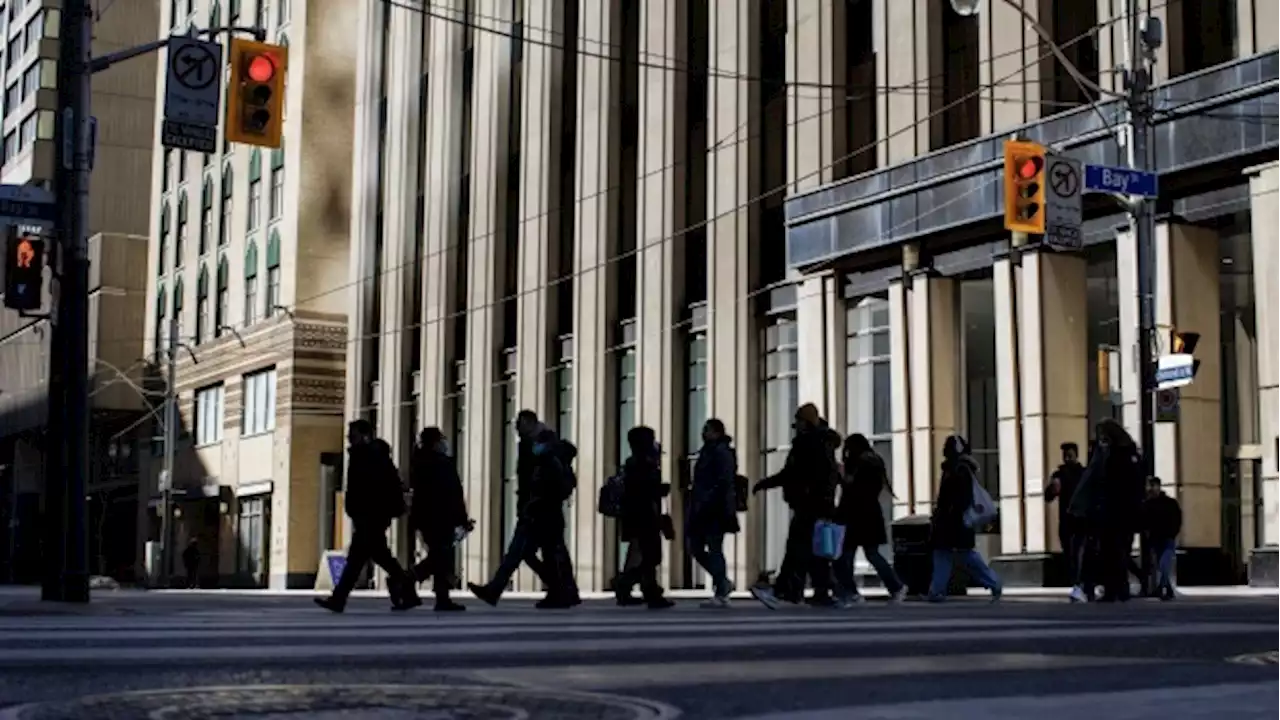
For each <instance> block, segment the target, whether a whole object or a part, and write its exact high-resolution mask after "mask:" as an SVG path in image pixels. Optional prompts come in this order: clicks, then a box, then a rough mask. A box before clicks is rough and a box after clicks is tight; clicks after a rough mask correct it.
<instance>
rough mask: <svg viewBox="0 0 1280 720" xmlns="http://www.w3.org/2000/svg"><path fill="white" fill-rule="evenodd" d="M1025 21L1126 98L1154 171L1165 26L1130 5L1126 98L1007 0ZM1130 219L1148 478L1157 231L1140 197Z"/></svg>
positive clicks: (964, 10)
mask: <svg viewBox="0 0 1280 720" xmlns="http://www.w3.org/2000/svg"><path fill="white" fill-rule="evenodd" d="M950 2H951V9H952V10H953V11H954V12H955V13H956V14H958V15H961V16H964V17H972V16H974V15H977V14H978V13H979V12H980V11H981V8H982V2H983V0H950ZM1001 2H1003V3H1004V4H1005V5H1008V6H1009V7H1011V8H1013V9H1014V10H1016V11H1017V12H1018V14H1019V15H1021V16H1022V19H1023V21H1024V22H1025V23H1026V24H1027V25H1028V26H1029V27H1030V28H1031V29H1032V30H1034V31H1035V33H1036V34H1037V35H1039V36H1040V39H1041V40H1043V41H1044V42H1045V44H1046V45H1048V46H1049V50H1050V51H1051V52H1052V53H1053V55H1054V57H1056V58H1057V59H1058V62H1060V63H1062V67H1063V69H1064V70H1065V71H1066V72H1067V74H1068V75H1070V76H1071V77H1072V79H1074V80H1075V81H1076V82H1077V83H1079V84H1080V85H1081V86H1082V87H1084V88H1086V89H1088V90H1092V91H1093V92H1095V93H1097V94H1098V95H1099V96H1109V97H1114V98H1123V99H1124V101H1125V104H1126V107H1127V109H1128V123H1127V124H1128V127H1129V142H1128V143H1127V148H1126V150H1127V153H1126V154H1127V158H1126V160H1127V161H1128V165H1129V167H1130V168H1132V169H1134V170H1141V171H1146V170H1148V169H1149V168H1150V167H1151V158H1150V136H1151V114H1152V113H1151V97H1150V96H1151V69H1150V63H1151V61H1152V59H1153V52H1154V50H1155V49H1156V48H1158V47H1159V46H1160V43H1161V41H1162V38H1161V34H1162V33H1161V29H1160V24H1159V20H1158V19H1156V18H1151V17H1148V18H1147V23H1146V25H1145V26H1144V27H1142V28H1141V29H1140V28H1139V25H1138V17H1139V15H1138V12H1139V8H1138V2H1137V0H1127V3H1126V9H1125V13H1126V32H1127V33H1128V37H1129V38H1130V42H1129V43H1128V46H1129V49H1130V56H1129V68H1128V69H1127V71H1126V72H1125V73H1124V79H1125V92H1124V93H1117V92H1115V91H1112V90H1107V89H1106V88H1103V87H1100V86H1099V85H1098V84H1097V83H1095V82H1093V81H1092V80H1090V79H1089V78H1088V77H1086V76H1085V75H1084V74H1083V73H1082V72H1080V69H1079V68H1077V67H1076V66H1075V64H1074V63H1072V62H1071V60H1070V59H1069V58H1067V56H1066V54H1065V53H1063V52H1062V48H1061V47H1059V46H1058V44H1057V43H1056V42H1054V39H1053V35H1052V34H1051V33H1049V31H1047V30H1045V28H1044V26H1042V25H1041V24H1040V23H1039V21H1037V20H1036V18H1035V16H1034V15H1032V14H1031V13H1029V12H1027V10H1026V9H1025V8H1024V7H1022V5H1021V4H1019V3H1017V2H1015V1H1014V0H1001ZM1122 205H1123V206H1124V208H1125V210H1126V211H1128V213H1129V217H1130V227H1132V228H1133V231H1134V235H1135V240H1136V242H1137V262H1138V316H1139V318H1138V321H1139V332H1138V343H1137V347H1136V348H1135V351H1136V352H1137V356H1138V378H1139V388H1138V391H1139V402H1138V409H1139V417H1140V418H1141V419H1140V424H1141V433H1142V438H1141V445H1142V455H1143V459H1144V462H1145V463H1146V474H1147V475H1153V474H1154V473H1155V408H1154V405H1155V395H1154V392H1153V391H1154V388H1155V358H1154V357H1153V355H1154V353H1155V352H1157V350H1156V348H1155V340H1156V331H1155V326H1156V323H1155V225H1154V221H1153V220H1154V214H1153V212H1152V207H1151V203H1150V201H1148V200H1147V199H1146V198H1144V197H1142V196H1138V195H1134V196H1130V197H1129V198H1127V199H1125V200H1123V201H1122Z"/></svg>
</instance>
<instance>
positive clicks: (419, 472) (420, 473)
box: [409, 448, 469, 537]
mask: <svg viewBox="0 0 1280 720" xmlns="http://www.w3.org/2000/svg"><path fill="white" fill-rule="evenodd" d="M409 476H410V484H411V485H412V487H413V507H412V508H410V511H409V518H410V520H411V521H412V523H413V527H414V528H415V529H417V530H419V531H420V532H422V533H423V534H424V535H426V536H429V537H430V536H438V537H446V536H447V537H452V536H453V531H454V528H457V527H460V526H463V525H466V524H467V522H468V519H469V518H468V516H467V502H466V498H465V496H464V494H463V491H462V479H461V478H460V477H458V467H457V464H456V463H455V462H454V459H453V458H451V457H449V456H448V455H446V454H444V453H442V452H440V451H439V450H437V449H436V448H417V449H416V450H415V451H414V453H413V461H412V466H411V468H410V473H409Z"/></svg>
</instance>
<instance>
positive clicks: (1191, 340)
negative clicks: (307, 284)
mask: <svg viewBox="0 0 1280 720" xmlns="http://www.w3.org/2000/svg"><path fill="white" fill-rule="evenodd" d="M1169 335H1170V336H1171V342H1170V343H1169V349H1170V350H1171V351H1172V354H1174V355H1195V353H1196V345H1197V344H1199V342H1200V333H1194V332H1179V331H1178V330H1177V329H1173V330H1170V331H1169ZM1197 372H1200V361H1199V360H1194V359H1193V360H1192V361H1191V377H1192V378H1194V377H1195V376H1196V373H1197Z"/></svg>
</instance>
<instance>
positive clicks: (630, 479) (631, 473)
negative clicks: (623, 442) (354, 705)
mask: <svg viewBox="0 0 1280 720" xmlns="http://www.w3.org/2000/svg"><path fill="white" fill-rule="evenodd" d="M627 446H628V448H629V449H630V451H631V455H630V457H628V458H627V460H626V462H625V463H623V469H622V473H623V490H622V517H621V518H620V526H621V527H620V532H621V536H622V538H623V539H624V540H625V541H626V542H627V543H629V546H628V548H627V552H628V553H632V552H639V553H640V556H639V560H638V561H636V563H635V565H634V566H633V567H630V568H627V569H624V570H623V571H622V572H620V573H618V577H617V578H616V579H615V580H614V592H615V593H616V594H617V598H618V604H619V605H630V604H632V603H631V602H629V601H628V600H627V598H629V597H631V588H633V587H635V586H636V585H637V584H638V585H639V586H640V594H641V597H642V598H643V600H644V603H645V605H646V606H648V607H649V609H651V610H663V609H666V608H669V607H671V606H672V605H674V604H675V603H673V602H671V601H670V600H668V599H667V598H666V597H665V596H664V594H665V591H664V590H663V587H662V585H661V584H659V583H658V568H659V566H661V565H662V498H663V497H665V496H666V495H667V493H668V492H669V489H670V486H669V485H666V484H665V483H663V482H662V471H661V470H660V469H659V466H658V463H659V460H660V459H661V449H660V448H659V446H658V439H657V435H656V433H654V431H653V428H650V427H646V426H644V425H638V426H636V427H633V428H631V429H630V430H629V431H627Z"/></svg>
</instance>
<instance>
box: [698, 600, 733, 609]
mask: <svg viewBox="0 0 1280 720" xmlns="http://www.w3.org/2000/svg"><path fill="white" fill-rule="evenodd" d="M700 607H702V608H704V609H706V610H728V609H729V598H727V597H713V598H711V599H710V600H708V601H706V602H704V603H702V605H701V606H700Z"/></svg>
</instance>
